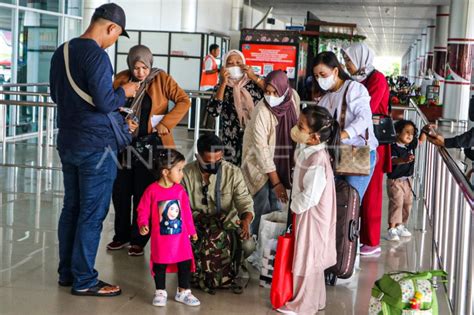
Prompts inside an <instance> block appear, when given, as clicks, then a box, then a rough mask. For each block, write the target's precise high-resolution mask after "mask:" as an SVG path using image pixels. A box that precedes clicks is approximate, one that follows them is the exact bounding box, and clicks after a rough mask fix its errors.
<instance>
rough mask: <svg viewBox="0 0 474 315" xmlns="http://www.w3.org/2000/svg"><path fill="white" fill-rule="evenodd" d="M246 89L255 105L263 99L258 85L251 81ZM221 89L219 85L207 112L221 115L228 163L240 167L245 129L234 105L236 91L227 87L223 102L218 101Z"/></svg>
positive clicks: (212, 114) (215, 89) (215, 115)
mask: <svg viewBox="0 0 474 315" xmlns="http://www.w3.org/2000/svg"><path fill="white" fill-rule="evenodd" d="M245 88H246V89H247V91H248V92H249V93H250V95H251V96H252V99H253V102H254V104H255V105H257V103H258V102H259V101H260V100H261V99H262V98H263V91H262V90H261V89H260V87H258V85H257V84H256V83H255V82H253V81H249V82H248V83H247V84H246V85H245ZM218 89H219V85H216V86H215V88H214V95H213V96H212V97H211V99H210V100H209V103H208V104H207V112H208V113H209V114H210V115H211V116H213V117H217V116H219V115H221V124H222V128H223V136H222V140H223V142H224V145H225V147H226V150H225V158H226V160H227V161H229V162H232V163H233V164H235V165H237V166H240V164H241V161H242V142H243V137H244V128H243V127H242V126H240V122H239V118H238V116H237V111H236V110H235V105H234V90H233V88H232V87H230V86H226V88H225V91H224V99H223V100H222V101H220V100H217V99H216V98H215V97H216V93H217V90H218Z"/></svg>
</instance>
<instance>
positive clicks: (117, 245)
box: [107, 241, 130, 250]
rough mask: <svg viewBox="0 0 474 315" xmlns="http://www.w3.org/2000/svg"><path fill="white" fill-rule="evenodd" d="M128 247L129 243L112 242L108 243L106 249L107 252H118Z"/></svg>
mask: <svg viewBox="0 0 474 315" xmlns="http://www.w3.org/2000/svg"><path fill="white" fill-rule="evenodd" d="M128 245H130V243H129V242H125V243H123V242H119V241H113V242H110V243H109V244H107V249H108V250H119V249H122V248H125V247H127V246H128Z"/></svg>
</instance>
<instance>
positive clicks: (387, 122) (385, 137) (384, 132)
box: [366, 70, 397, 144]
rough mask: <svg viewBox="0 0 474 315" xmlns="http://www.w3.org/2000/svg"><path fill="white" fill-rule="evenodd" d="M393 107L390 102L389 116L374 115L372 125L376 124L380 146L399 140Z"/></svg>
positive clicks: (375, 130) (375, 128) (376, 135)
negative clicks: (392, 115)
mask: <svg viewBox="0 0 474 315" xmlns="http://www.w3.org/2000/svg"><path fill="white" fill-rule="evenodd" d="M374 72H375V70H374V71H372V72H371V73H370V74H369V75H368V76H367V79H366V82H368V81H369V78H370V77H371V76H372V75H373V74H374ZM391 113H392V105H391V104H390V100H389V102H388V115H384V114H373V115H372V123H373V124H374V134H375V138H377V140H378V142H379V144H391V143H394V142H395V141H396V140H397V133H396V132H395V127H394V125H393V120H392V117H391Z"/></svg>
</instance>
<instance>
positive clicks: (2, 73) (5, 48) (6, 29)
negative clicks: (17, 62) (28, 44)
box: [0, 8, 13, 84]
mask: <svg viewBox="0 0 474 315" xmlns="http://www.w3.org/2000/svg"><path fill="white" fill-rule="evenodd" d="M12 14H13V11H12V10H10V9H4V8H0V84H2V83H5V82H11V77H12V72H11V71H12V54H13V40H12Z"/></svg>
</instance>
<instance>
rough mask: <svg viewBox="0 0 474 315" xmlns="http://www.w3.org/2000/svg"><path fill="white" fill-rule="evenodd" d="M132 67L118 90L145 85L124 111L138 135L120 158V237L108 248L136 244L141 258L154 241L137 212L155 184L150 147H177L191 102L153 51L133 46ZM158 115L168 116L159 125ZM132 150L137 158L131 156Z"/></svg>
mask: <svg viewBox="0 0 474 315" xmlns="http://www.w3.org/2000/svg"><path fill="white" fill-rule="evenodd" d="M127 63H128V70H125V71H122V72H120V73H119V74H117V76H116V78H115V82H114V86H120V85H122V84H123V83H124V82H129V81H135V82H140V89H139V90H138V92H137V93H136V95H135V97H134V98H132V99H129V100H128V102H127V105H126V107H127V108H125V109H124V111H126V112H127V113H128V115H127V116H126V119H127V121H128V123H129V126H130V129H131V130H132V132H133V142H132V147H133V148H132V150H126V151H125V153H124V154H123V155H121V156H120V157H119V159H120V160H121V163H122V167H121V168H119V170H118V173H117V179H116V180H115V183H114V190H113V194H112V201H113V204H114V208H115V236H114V238H113V241H112V242H111V243H109V244H108V245H107V249H109V250H118V249H122V248H124V247H126V246H128V244H129V243H130V245H131V246H130V249H129V251H128V254H129V255H130V256H140V255H143V247H144V246H145V245H146V243H147V241H148V238H149V237H146V236H141V235H140V233H139V231H138V227H137V218H136V209H137V206H138V202H139V201H140V198H141V196H142V194H143V192H144V191H145V189H146V188H147V187H148V185H150V184H151V183H152V182H153V181H154V180H155V179H154V177H153V175H152V173H151V172H150V167H151V166H150V165H149V164H151V163H150V159H151V157H150V154H151V153H152V151H151V150H150V151H149V149H148V148H149V147H150V146H151V147H154V148H156V147H157V146H161V145H162V146H163V147H165V148H174V147H175V144H174V139H173V133H172V130H173V128H174V127H175V126H176V125H177V124H178V123H179V122H180V121H181V120H182V119H183V117H184V116H185V115H186V113H187V112H188V110H189V107H190V106H191V102H190V100H189V97H188V95H187V94H186V92H184V91H183V89H181V88H180V87H179V86H178V84H177V83H176V81H175V80H174V79H173V78H172V77H171V76H169V75H168V74H167V73H165V72H164V71H162V70H159V69H157V68H153V54H152V53H151V51H150V49H149V48H148V47H146V46H143V45H137V46H134V47H132V48H131V49H130V52H129V53H128V57H127ZM169 101H172V102H173V103H175V107H174V108H173V109H172V110H171V111H168V102H169ZM158 115H163V118H162V120H161V121H160V122H159V123H158V124H157V125H156V126H154V125H152V117H154V116H155V118H156V117H157V116H158ZM129 151H130V152H131V155H129V154H127V153H128V152H129ZM132 197H133V220H131V212H132ZM130 227H131V228H130Z"/></svg>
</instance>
